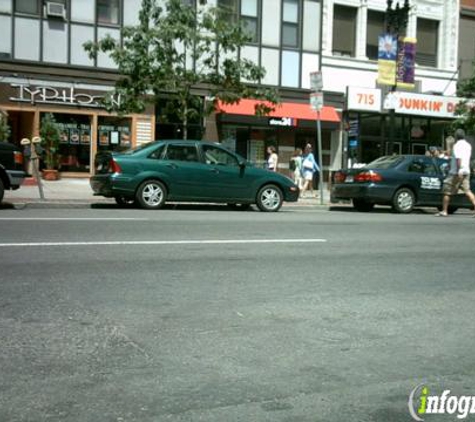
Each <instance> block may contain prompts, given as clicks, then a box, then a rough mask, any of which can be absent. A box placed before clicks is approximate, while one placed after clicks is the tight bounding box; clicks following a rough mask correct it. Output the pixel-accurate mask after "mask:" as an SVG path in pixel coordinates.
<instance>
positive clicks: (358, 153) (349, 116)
mask: <svg viewBox="0 0 475 422" xmlns="http://www.w3.org/2000/svg"><path fill="white" fill-rule="evenodd" d="M459 101H460V98H457V97H446V96H439V95H426V94H418V93H413V92H404V91H396V92H394V93H393V94H389V97H388V96H387V95H386V98H384V94H383V92H382V90H381V89H376V88H375V89H372V88H357V87H348V91H347V111H346V113H345V129H346V135H347V152H348V162H349V165H350V166H351V165H354V164H355V163H368V162H370V161H372V160H374V159H375V158H377V157H380V156H382V155H385V154H388V153H389V151H390V149H391V147H392V152H393V153H395V154H424V153H425V152H426V151H427V150H428V149H429V148H430V147H441V148H442V149H445V139H446V137H447V135H448V130H449V128H450V125H451V123H452V121H453V119H454V118H455V117H456V116H455V114H454V112H455V107H456V105H457V104H458V102H459ZM390 110H394V114H393V116H391V113H392V111H390ZM391 125H393V126H392V127H391ZM391 131H392V133H393V140H392V146H391V145H390V142H391V141H390V134H391Z"/></svg>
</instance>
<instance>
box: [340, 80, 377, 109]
mask: <svg viewBox="0 0 475 422" xmlns="http://www.w3.org/2000/svg"><path fill="white" fill-rule="evenodd" d="M347 99H348V104H347V108H348V110H362V111H375V112H379V111H381V90H380V89H375V88H358V87H354V86H349V87H348V94H347Z"/></svg>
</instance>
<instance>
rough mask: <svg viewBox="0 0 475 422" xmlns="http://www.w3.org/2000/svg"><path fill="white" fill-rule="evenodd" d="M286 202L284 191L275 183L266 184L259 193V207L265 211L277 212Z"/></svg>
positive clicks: (257, 200) (257, 201)
mask: <svg viewBox="0 0 475 422" xmlns="http://www.w3.org/2000/svg"><path fill="white" fill-rule="evenodd" d="M283 202H284V196H283V195H282V191H281V190H280V189H279V188H278V187H277V186H275V185H265V186H263V187H262V188H261V189H259V192H258V193H257V199H256V204H257V207H258V208H259V209H260V210H261V211H264V212H276V211H279V209H280V207H281V206H282V204H283Z"/></svg>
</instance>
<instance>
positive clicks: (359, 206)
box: [353, 199, 374, 212]
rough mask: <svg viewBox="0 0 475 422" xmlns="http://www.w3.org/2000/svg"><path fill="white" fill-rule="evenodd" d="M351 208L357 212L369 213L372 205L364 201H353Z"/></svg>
mask: <svg viewBox="0 0 475 422" xmlns="http://www.w3.org/2000/svg"><path fill="white" fill-rule="evenodd" d="M353 206H354V207H355V210H356V211H359V212H369V211H371V210H372V209H373V208H374V204H372V203H371V202H368V201H365V200H364V199H353Z"/></svg>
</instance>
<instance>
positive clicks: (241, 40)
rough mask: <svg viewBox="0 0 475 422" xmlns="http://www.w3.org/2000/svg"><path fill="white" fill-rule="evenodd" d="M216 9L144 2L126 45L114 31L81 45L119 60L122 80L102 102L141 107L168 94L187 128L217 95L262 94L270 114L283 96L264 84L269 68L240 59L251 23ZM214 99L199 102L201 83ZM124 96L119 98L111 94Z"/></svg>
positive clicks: (178, 1) (260, 108)
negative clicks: (241, 22)
mask: <svg viewBox="0 0 475 422" xmlns="http://www.w3.org/2000/svg"><path fill="white" fill-rule="evenodd" d="M226 16H228V15H227V14H226V12H225V11H224V10H223V9H219V8H211V7H207V8H200V9H199V11H196V9H195V7H192V6H189V5H186V4H184V2H183V1H182V0H166V1H165V7H164V8H162V7H160V6H159V5H158V4H157V1H156V0H142V8H141V10H140V13H139V24H138V25H137V26H133V27H125V28H123V29H122V38H123V44H122V45H120V43H119V42H117V40H114V39H113V38H112V37H111V36H106V37H105V38H103V39H102V40H100V41H99V42H97V43H94V42H88V43H86V44H85V45H84V48H85V49H86V51H87V52H88V53H89V56H90V57H91V58H96V57H97V55H98V53H99V52H100V51H102V52H105V53H108V54H109V56H110V57H111V58H112V60H113V61H114V62H115V63H116V65H117V66H118V72H119V80H118V81H117V82H116V84H115V89H114V91H113V92H112V93H111V95H109V96H107V97H106V100H105V105H106V108H107V109H108V110H109V111H115V112H119V113H121V114H123V113H131V112H142V111H143V110H144V109H145V107H146V105H147V103H152V104H155V103H156V102H157V101H158V100H159V99H165V100H166V102H167V108H168V109H173V110H174V113H175V114H176V115H178V116H179V118H180V120H181V122H182V123H183V126H184V133H183V135H184V136H183V137H184V139H186V138H187V131H186V128H187V124H188V121H189V120H190V119H192V118H196V117H198V116H200V115H201V114H202V113H203V114H205V115H209V114H210V113H211V112H212V111H213V110H214V108H215V106H216V104H217V102H218V101H221V102H223V103H225V104H233V103H237V102H238V101H239V100H240V99H241V98H255V99H259V100H262V102H260V103H258V104H257V106H256V110H255V111H256V114H257V115H265V114H268V113H269V112H270V111H271V110H272V109H273V106H274V105H275V104H276V103H277V102H278V97H277V92H276V90H274V89H267V88H263V87H261V86H260V81H261V79H262V78H263V77H264V75H265V69H264V68H263V67H261V66H258V65H256V64H255V63H253V62H251V61H250V60H246V59H243V58H239V52H240V48H241V47H243V46H244V45H245V44H246V43H247V42H248V41H249V40H250V37H249V36H248V35H247V33H246V28H244V27H242V26H240V25H238V24H233V23H232V22H230V21H229V19H226ZM198 87H200V88H201V89H202V90H203V89H204V91H205V92H206V93H207V96H208V98H210V99H211V101H207V102H206V104H205V105H203V102H202V101H197V100H198V99H199V96H198V95H197V88H198ZM117 95H120V98H121V101H120V103H118V102H117V101H114V100H113V98H114V97H117Z"/></svg>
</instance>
